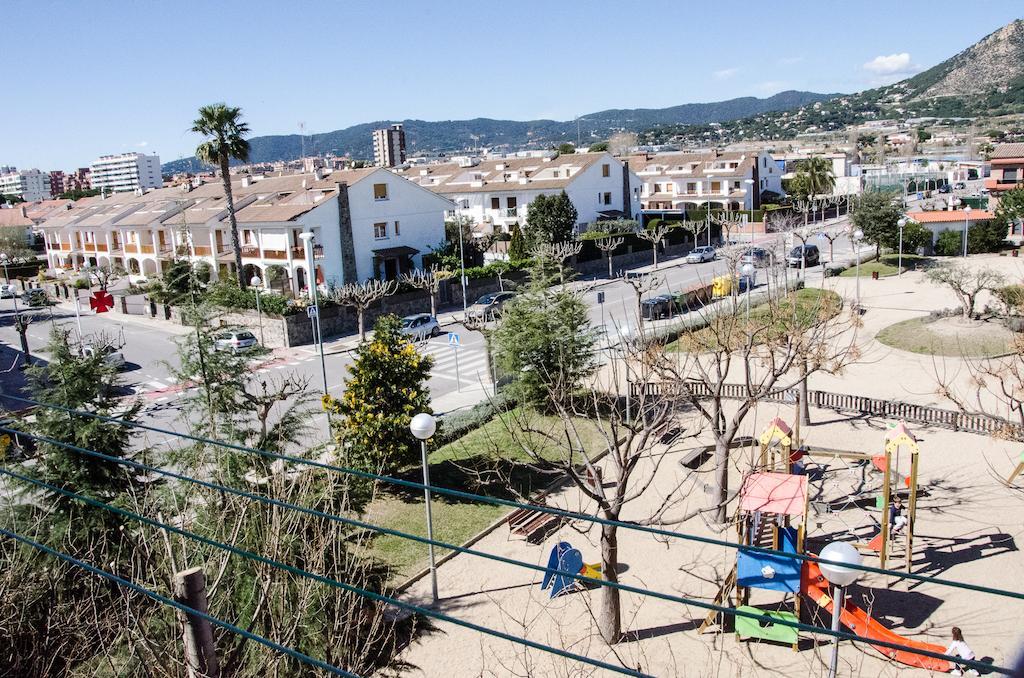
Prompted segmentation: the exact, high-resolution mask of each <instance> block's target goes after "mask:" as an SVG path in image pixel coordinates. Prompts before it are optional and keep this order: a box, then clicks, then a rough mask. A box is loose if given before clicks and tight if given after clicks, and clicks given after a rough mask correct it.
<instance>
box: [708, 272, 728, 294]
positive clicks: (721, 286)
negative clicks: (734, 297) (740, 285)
mask: <svg viewBox="0 0 1024 678" xmlns="http://www.w3.org/2000/svg"><path fill="white" fill-rule="evenodd" d="M731 293H732V276H728V275H720V276H718V277H717V278H715V279H714V280H712V281H711V295H712V296H715V297H724V296H728V295H729V294H731Z"/></svg>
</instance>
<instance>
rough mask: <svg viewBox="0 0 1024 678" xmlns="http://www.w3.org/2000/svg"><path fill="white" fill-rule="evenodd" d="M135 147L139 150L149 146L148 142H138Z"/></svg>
mask: <svg viewBox="0 0 1024 678" xmlns="http://www.w3.org/2000/svg"><path fill="white" fill-rule="evenodd" d="M135 145H136V146H138V147H139V148H145V147H146V146H149V142H148V141H140V142H139V143H137V144H135Z"/></svg>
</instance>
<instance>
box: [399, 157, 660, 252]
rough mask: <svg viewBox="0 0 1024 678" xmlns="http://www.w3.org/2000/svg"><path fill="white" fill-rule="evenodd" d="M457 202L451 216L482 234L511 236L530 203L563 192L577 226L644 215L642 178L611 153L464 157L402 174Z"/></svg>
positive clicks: (522, 220) (415, 168)
mask: <svg viewBox="0 0 1024 678" xmlns="http://www.w3.org/2000/svg"><path fill="white" fill-rule="evenodd" d="M400 174H401V176H404V177H406V178H408V179H410V180H411V181H413V182H415V183H417V184H419V185H420V186H422V187H424V188H428V189H430V190H431V191H434V192H435V193H438V194H440V195H443V196H445V197H446V198H448V199H450V200H451V201H452V202H453V203H455V205H454V208H453V210H452V212H451V214H452V215H453V216H454V215H455V214H458V215H461V216H466V217H469V218H470V219H472V220H473V224H474V226H475V230H476V231H477V232H481V233H498V232H502V233H507V232H509V230H510V229H511V228H512V225H513V224H518V225H520V226H524V225H525V224H526V211H527V207H528V205H529V204H530V202H531V201H532V200H533V199H534V198H536V197H537V196H539V195H553V194H558V193H561V192H562V191H565V192H566V194H567V195H568V196H569V199H570V200H571V201H572V204H573V206H574V207H575V208H576V212H577V215H578V218H577V227H579V228H582V227H583V226H585V225H587V224H589V223H591V222H594V221H599V220H604V219H614V218H618V217H626V218H632V217H634V216H635V215H637V214H638V213H639V211H640V179H639V178H638V177H637V175H636V174H634V173H633V172H632V171H631V170H630V168H629V167H628V166H627V165H626V164H624V163H623V162H622V161H620V160H619V159H618V158H615V157H613V156H612V155H611V154H610V153H575V154H568V155H554V154H550V153H549V154H547V155H545V156H542V157H532V158H518V157H517V158H501V159H492V160H482V161H481V160H476V159H471V158H463V159H460V161H459V162H450V163H445V164H440V165H427V166H420V167H411V168H409V169H407V170H402V171H401V172H400Z"/></svg>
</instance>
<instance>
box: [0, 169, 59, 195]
mask: <svg viewBox="0 0 1024 678" xmlns="http://www.w3.org/2000/svg"><path fill="white" fill-rule="evenodd" d="M5 169H7V170H9V171H7V172H4V173H3V174H0V195H13V196H17V197H19V198H21V199H22V200H26V201H28V202H32V201H34V200H48V199H49V198H50V175H49V174H44V173H43V172H40V171H39V170H37V169H30V170H21V171H20V172H19V171H18V170H17V169H15V168H13V167H8V168H5Z"/></svg>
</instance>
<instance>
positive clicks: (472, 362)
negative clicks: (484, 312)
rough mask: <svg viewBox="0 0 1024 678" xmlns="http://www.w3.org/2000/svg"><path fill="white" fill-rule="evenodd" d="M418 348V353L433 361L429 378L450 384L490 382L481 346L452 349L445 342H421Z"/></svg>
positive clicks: (488, 368)
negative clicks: (446, 381) (457, 382)
mask: <svg viewBox="0 0 1024 678" xmlns="http://www.w3.org/2000/svg"><path fill="white" fill-rule="evenodd" d="M418 348H419V350H420V353H422V354H423V355H428V356H430V357H431V358H433V359H434V366H433V368H431V370H430V376H431V378H436V379H444V380H448V381H452V382H454V381H456V379H458V381H460V382H461V383H463V384H475V383H480V382H485V383H490V381H491V367H490V365H489V364H488V360H487V351H486V350H485V348H484V345H483V344H475V345H470V346H465V345H464V346H461V347H459V348H453V347H451V346H449V345H448V342H447V341H444V340H436V341H427V342H423V343H421V344H419V346H418ZM456 363H457V364H456Z"/></svg>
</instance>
